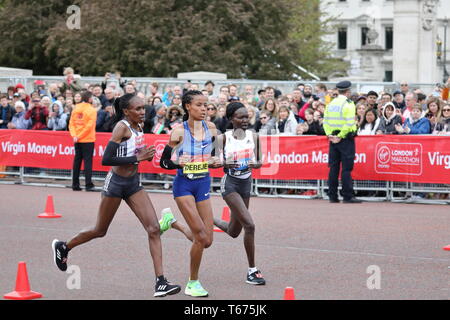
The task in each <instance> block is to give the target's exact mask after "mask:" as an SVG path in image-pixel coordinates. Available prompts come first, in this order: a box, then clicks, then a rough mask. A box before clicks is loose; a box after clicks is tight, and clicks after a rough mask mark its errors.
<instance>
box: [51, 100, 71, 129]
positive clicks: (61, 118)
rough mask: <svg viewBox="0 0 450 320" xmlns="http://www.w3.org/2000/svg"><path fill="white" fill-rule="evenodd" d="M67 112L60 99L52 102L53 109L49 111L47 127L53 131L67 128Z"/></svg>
mask: <svg viewBox="0 0 450 320" xmlns="http://www.w3.org/2000/svg"><path fill="white" fill-rule="evenodd" d="M67 116H68V115H67V113H64V107H63V105H62V103H61V102H60V101H58V100H57V101H55V102H54V103H53V104H52V110H51V111H50V113H49V116H48V121H47V127H48V128H49V129H50V130H53V131H64V130H66V129H67Z"/></svg>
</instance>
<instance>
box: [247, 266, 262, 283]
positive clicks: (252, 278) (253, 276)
mask: <svg viewBox="0 0 450 320" xmlns="http://www.w3.org/2000/svg"><path fill="white" fill-rule="evenodd" d="M246 282H247V283H249V284H254V285H265V284H266V280H264V278H263V276H262V274H261V271H259V270H256V271H255V272H253V273H250V274H248V273H247V281H246Z"/></svg>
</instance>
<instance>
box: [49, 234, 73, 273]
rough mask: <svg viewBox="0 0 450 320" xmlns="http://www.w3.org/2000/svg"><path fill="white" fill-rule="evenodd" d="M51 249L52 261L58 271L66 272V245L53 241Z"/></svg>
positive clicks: (67, 250)
mask: <svg viewBox="0 0 450 320" xmlns="http://www.w3.org/2000/svg"><path fill="white" fill-rule="evenodd" d="M52 249H53V261H54V262H55V265H56V266H57V267H58V268H59V270H61V271H66V270H67V255H68V254H69V249H68V248H67V246H66V243H65V242H63V241H59V240H58V239H55V240H53V242H52Z"/></svg>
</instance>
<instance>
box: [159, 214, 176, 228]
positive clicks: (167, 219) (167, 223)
mask: <svg viewBox="0 0 450 320" xmlns="http://www.w3.org/2000/svg"><path fill="white" fill-rule="evenodd" d="M161 214H163V217H162V218H161V220H159V230H160V234H163V233H164V232H166V231H167V230H169V229H170V228H171V227H172V223H175V222H176V221H177V219H175V217H174V216H173V214H172V212H171V211H170V208H166V209H163V210H162V211H161Z"/></svg>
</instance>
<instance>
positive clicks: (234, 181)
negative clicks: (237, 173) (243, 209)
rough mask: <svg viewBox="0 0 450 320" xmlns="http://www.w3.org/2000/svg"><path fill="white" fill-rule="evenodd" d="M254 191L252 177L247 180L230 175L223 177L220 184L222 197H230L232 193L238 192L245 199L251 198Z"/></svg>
mask: <svg viewBox="0 0 450 320" xmlns="http://www.w3.org/2000/svg"><path fill="white" fill-rule="evenodd" d="M251 190H252V176H250V177H248V178H247V179H239V178H235V177H233V176H230V175H228V174H225V175H224V176H223V177H222V181H221V182H220V191H221V193H222V197H225V196H226V195H229V194H230V193H232V192H237V193H238V194H240V195H241V197H242V198H243V199H246V198H250V192H251Z"/></svg>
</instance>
